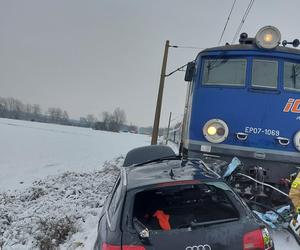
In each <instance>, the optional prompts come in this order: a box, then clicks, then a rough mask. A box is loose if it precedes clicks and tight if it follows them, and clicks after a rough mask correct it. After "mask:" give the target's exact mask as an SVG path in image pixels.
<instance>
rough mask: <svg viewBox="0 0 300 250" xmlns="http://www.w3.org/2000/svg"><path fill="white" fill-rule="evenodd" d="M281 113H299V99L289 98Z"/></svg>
mask: <svg viewBox="0 0 300 250" xmlns="http://www.w3.org/2000/svg"><path fill="white" fill-rule="evenodd" d="M283 112H286V113H287V112H292V113H300V99H293V98H289V100H288V101H287V103H286V104H285V107H284V109H283Z"/></svg>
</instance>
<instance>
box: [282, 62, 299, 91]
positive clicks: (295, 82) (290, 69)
mask: <svg viewBox="0 0 300 250" xmlns="http://www.w3.org/2000/svg"><path fill="white" fill-rule="evenodd" d="M283 82H284V88H285V89H291V90H300V64H298V63H290V62H285V63H284V80H283Z"/></svg>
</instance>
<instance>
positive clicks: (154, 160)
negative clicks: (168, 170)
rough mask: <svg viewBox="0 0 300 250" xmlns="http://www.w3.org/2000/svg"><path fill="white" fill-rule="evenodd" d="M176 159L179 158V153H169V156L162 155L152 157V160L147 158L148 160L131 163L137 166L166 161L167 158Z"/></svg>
mask: <svg viewBox="0 0 300 250" xmlns="http://www.w3.org/2000/svg"><path fill="white" fill-rule="evenodd" d="M178 159H181V156H180V155H169V156H164V157H160V158H156V159H152V160H149V161H145V162H142V163H137V164H133V165H132V166H134V167H138V166H142V165H145V164H148V163H152V162H158V161H167V160H178Z"/></svg>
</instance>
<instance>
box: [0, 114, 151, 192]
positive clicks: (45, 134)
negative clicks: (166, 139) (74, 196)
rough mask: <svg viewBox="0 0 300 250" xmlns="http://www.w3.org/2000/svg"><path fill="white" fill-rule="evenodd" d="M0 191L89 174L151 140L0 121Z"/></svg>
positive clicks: (67, 127)
mask: <svg viewBox="0 0 300 250" xmlns="http://www.w3.org/2000/svg"><path fill="white" fill-rule="evenodd" d="M0 139H1V143H0V152H1V157H0V171H1V175H0V191H1V190H7V189H16V188H22V189H24V188H25V187H29V186H30V185H31V183H32V181H34V180H36V179H39V178H41V177H46V176H48V175H53V174H58V173H64V172H65V171H91V170H97V169H100V168H101V166H102V165H103V163H104V162H105V161H107V160H111V159H113V158H116V157H118V156H120V155H125V154H126V153H127V151H128V150H130V149H132V148H134V147H138V146H143V145H147V144H150V138H149V137H148V136H143V135H135V134H130V133H120V134H119V133H110V132H104V131H98V130H92V129H90V128H79V127H71V126H61V125H54V124H45V123H37V122H27V121H19V120H12V119H1V118H0Z"/></svg>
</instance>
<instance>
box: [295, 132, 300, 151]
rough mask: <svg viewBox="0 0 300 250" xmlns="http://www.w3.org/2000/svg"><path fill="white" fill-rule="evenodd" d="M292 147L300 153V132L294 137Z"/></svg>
mask: <svg viewBox="0 0 300 250" xmlns="http://www.w3.org/2000/svg"><path fill="white" fill-rule="evenodd" d="M294 145H295V147H296V148H297V150H298V151H300V131H298V132H297V133H296V134H295V136H294Z"/></svg>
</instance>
